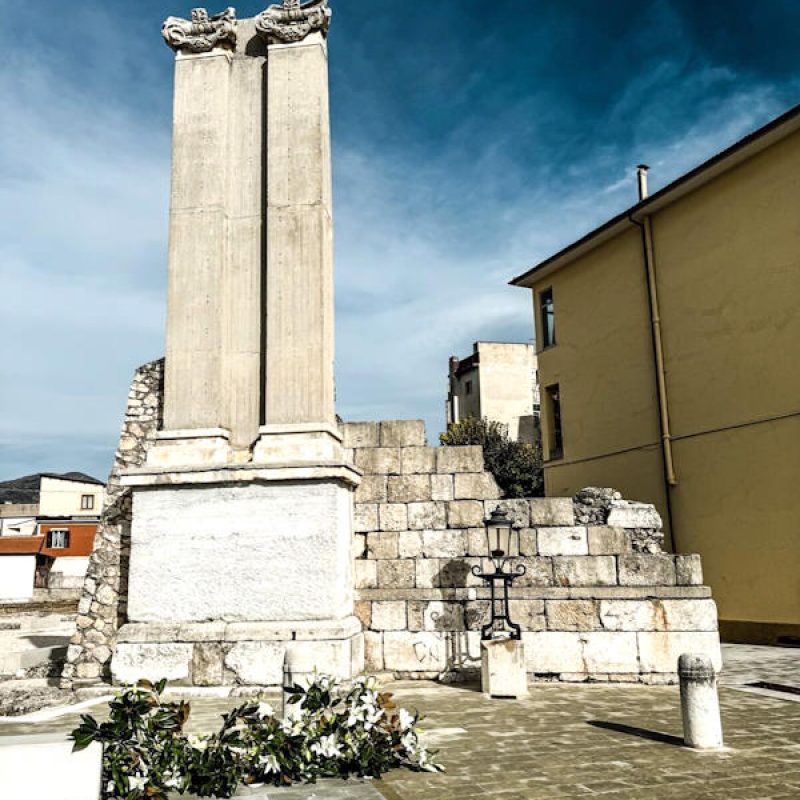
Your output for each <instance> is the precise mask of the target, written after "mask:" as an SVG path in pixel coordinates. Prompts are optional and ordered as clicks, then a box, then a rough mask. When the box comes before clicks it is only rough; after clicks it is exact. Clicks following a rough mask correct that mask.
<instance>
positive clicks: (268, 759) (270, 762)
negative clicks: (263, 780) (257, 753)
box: [258, 754, 281, 775]
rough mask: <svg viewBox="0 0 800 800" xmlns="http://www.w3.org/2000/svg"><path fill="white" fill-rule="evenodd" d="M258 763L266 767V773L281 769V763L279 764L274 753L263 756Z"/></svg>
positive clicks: (276, 771)
mask: <svg viewBox="0 0 800 800" xmlns="http://www.w3.org/2000/svg"><path fill="white" fill-rule="evenodd" d="M258 763H259V764H260V765H261V766H262V767H263V768H264V773H265V774H266V775H269V774H270V772H275V773H278V772H280V771H281V767H280V764H278V759H277V758H275V756H273V755H272V754H270V755H268V756H262V757H261V758H260V759H259V761H258Z"/></svg>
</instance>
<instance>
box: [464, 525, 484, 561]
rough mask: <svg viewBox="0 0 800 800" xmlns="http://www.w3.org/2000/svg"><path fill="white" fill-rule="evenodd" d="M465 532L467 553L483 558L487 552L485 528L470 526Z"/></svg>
mask: <svg viewBox="0 0 800 800" xmlns="http://www.w3.org/2000/svg"><path fill="white" fill-rule="evenodd" d="M466 534H467V555H469V556H476V557H477V558H484V557H485V556H486V555H487V554H488V552H489V542H488V538H487V536H486V528H470V529H469V530H467V531H466Z"/></svg>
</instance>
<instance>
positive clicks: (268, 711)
mask: <svg viewBox="0 0 800 800" xmlns="http://www.w3.org/2000/svg"><path fill="white" fill-rule="evenodd" d="M256 714H257V715H258V716H259V717H260V718H261V719H266V718H268V717H274V716H275V709H274V708H273V707H272V706H271V705H270V704H269V703H259V704H258V708H257V709H256Z"/></svg>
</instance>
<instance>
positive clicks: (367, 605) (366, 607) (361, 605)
mask: <svg viewBox="0 0 800 800" xmlns="http://www.w3.org/2000/svg"><path fill="white" fill-rule="evenodd" d="M353 614H354V615H355V616H356V618H357V619H358V621H359V622H360V623H361V624H362V625H363V626H364V630H369V629H370V627H371V626H372V602H371V601H369V600H356V602H355V603H354V604H353Z"/></svg>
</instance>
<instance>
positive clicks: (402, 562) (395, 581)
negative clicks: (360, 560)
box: [378, 558, 414, 589]
mask: <svg viewBox="0 0 800 800" xmlns="http://www.w3.org/2000/svg"><path fill="white" fill-rule="evenodd" d="M378 588H379V589H384V588H385V589H413V588H414V560H413V559H411V558H403V559H397V560H394V561H379V562H378Z"/></svg>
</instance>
